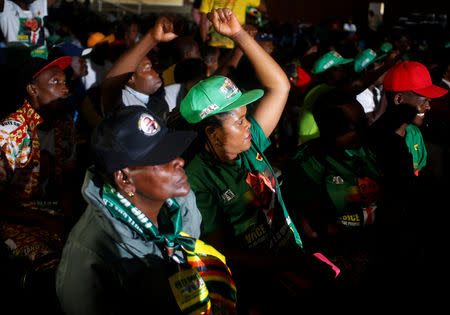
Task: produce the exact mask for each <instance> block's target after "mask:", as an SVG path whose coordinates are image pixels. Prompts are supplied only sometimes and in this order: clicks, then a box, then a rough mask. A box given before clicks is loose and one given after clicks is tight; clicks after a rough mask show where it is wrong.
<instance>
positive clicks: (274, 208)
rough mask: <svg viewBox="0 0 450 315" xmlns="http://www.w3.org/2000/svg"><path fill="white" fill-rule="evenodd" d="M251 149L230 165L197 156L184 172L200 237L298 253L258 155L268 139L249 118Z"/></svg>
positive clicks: (271, 175) (268, 168)
mask: <svg viewBox="0 0 450 315" xmlns="http://www.w3.org/2000/svg"><path fill="white" fill-rule="evenodd" d="M249 121H250V122H251V128H250V131H251V134H252V144H251V147H250V149H249V150H247V151H245V152H242V153H241V154H239V157H238V159H236V160H234V161H231V162H220V161H218V160H216V159H215V158H214V157H213V156H212V155H211V154H210V153H209V152H206V151H203V152H201V153H198V154H197V155H196V156H195V157H194V159H193V160H192V161H191V162H190V163H189V165H188V166H187V167H186V174H187V176H188V181H189V183H190V185H191V189H192V190H193V191H194V193H195V196H196V200H197V206H198V208H199V209H200V212H201V213H202V217H203V220H202V235H203V236H204V235H207V234H210V233H213V232H215V231H218V230H222V231H223V232H224V233H225V235H226V236H227V241H228V242H230V244H229V245H231V246H235V247H239V248H248V249H259V250H263V251H269V252H276V251H278V250H283V249H289V250H291V249H293V248H301V247H302V243H301V240H300V237H299V235H298V233H297V230H296V228H295V227H294V226H293V224H292V222H291V218H290V217H289V215H288V213H287V210H286V207H285V205H284V202H283V199H282V197H281V192H280V188H279V185H278V181H277V179H276V176H274V172H273V170H272V168H271V166H270V164H269V162H268V161H267V159H266V158H265V156H264V154H263V151H264V150H265V149H266V148H267V147H268V146H269V145H270V140H269V139H267V138H266V137H265V134H264V132H263V130H262V129H261V127H260V126H259V124H258V122H257V121H256V120H255V119H253V118H252V117H250V118H249Z"/></svg>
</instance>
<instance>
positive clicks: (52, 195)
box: [0, 57, 76, 264]
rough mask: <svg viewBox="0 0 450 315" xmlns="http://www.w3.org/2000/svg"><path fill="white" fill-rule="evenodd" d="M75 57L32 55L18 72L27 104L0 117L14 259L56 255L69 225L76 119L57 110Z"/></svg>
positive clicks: (4, 213) (5, 210)
mask: <svg viewBox="0 0 450 315" xmlns="http://www.w3.org/2000/svg"><path fill="white" fill-rule="evenodd" d="M71 60H72V59H71V58H70V57H61V58H58V59H56V60H54V61H53V62H49V61H47V60H45V59H41V58H31V60H30V62H29V63H27V64H25V65H24V66H23V67H22V69H21V70H22V71H21V73H20V75H21V78H22V79H23V82H22V87H23V90H24V95H25V100H24V103H23V105H22V106H21V107H20V108H19V109H18V110H16V111H15V112H14V113H12V114H10V115H9V116H7V117H5V118H4V119H3V120H1V121H0V148H1V150H0V200H1V201H2V205H1V210H0V237H1V240H2V242H3V241H5V240H6V241H7V242H6V243H7V245H8V247H9V249H11V258H12V261H13V262H14V261H15V257H19V261H26V263H27V264H28V263H30V264H32V263H35V262H38V261H41V259H45V257H49V256H47V255H51V254H54V253H57V252H58V250H59V249H60V248H61V246H62V243H61V239H64V235H65V233H66V231H67V230H65V228H66V227H69V226H65V223H66V222H67V223H68V221H65V220H66V219H67V218H69V217H68V216H65V215H63V214H66V213H67V210H68V209H72V205H73V204H74V203H73V202H72V201H71V200H69V199H66V198H65V197H68V196H70V195H69V194H68V191H75V190H73V189H74V188H75V187H73V186H74V185H71V182H76V181H74V180H73V179H74V177H73V176H68V173H67V172H68V171H73V170H75V168H74V166H75V161H76V160H75V156H76V155H75V145H74V144H75V133H74V128H71V126H72V127H73V120H69V121H66V120H62V119H59V115H58V113H59V112H60V109H61V108H62V106H63V104H64V103H65V100H66V98H67V97H68V94H69V90H68V88H67V86H66V76H65V74H64V72H63V70H64V69H65V68H66V67H68V66H69V65H70V63H71ZM70 123H72V124H70ZM71 144H72V145H71ZM72 184H73V183H72ZM66 201H68V202H67V203H66ZM62 210H64V212H63V211H62ZM74 219H75V218H74ZM16 263H17V262H16Z"/></svg>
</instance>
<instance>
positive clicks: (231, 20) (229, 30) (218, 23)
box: [207, 8, 242, 38]
mask: <svg viewBox="0 0 450 315" xmlns="http://www.w3.org/2000/svg"><path fill="white" fill-rule="evenodd" d="M207 17H208V19H209V20H210V21H211V23H212V24H213V26H214V28H215V30H216V31H217V32H218V33H219V34H222V35H224V36H227V37H230V38H232V37H233V36H235V35H236V34H238V33H239V32H240V31H242V25H241V23H239V21H238V20H237V18H236V16H235V15H234V13H233V11H231V10H230V9H228V8H224V9H217V10H212V11H211V12H210V13H208V15H207Z"/></svg>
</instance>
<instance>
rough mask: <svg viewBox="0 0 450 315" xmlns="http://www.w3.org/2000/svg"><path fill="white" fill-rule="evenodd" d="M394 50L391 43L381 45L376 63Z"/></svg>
mask: <svg viewBox="0 0 450 315" xmlns="http://www.w3.org/2000/svg"><path fill="white" fill-rule="evenodd" d="M392 48H393V46H392V44H391V43H389V42H384V43H383V44H381V46H380V49H379V50H378V54H377V55H378V56H377V57H376V58H375V60H374V61H378V60H380V59H383V58H384V57H386V56H387V53H388V52H390V51H391V50H392Z"/></svg>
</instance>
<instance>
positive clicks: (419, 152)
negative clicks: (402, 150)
mask: <svg viewBox="0 0 450 315" xmlns="http://www.w3.org/2000/svg"><path fill="white" fill-rule="evenodd" d="M405 142H406V146H407V147H408V150H409V153H411V155H412V159H413V167H414V173H415V174H416V175H418V174H419V171H420V170H421V169H422V168H423V167H425V165H426V164H427V149H426V147H425V143H424V142H423V137H422V132H420V129H419V127H417V126H416V125H413V124H409V125H408V127H406V135H405Z"/></svg>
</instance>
